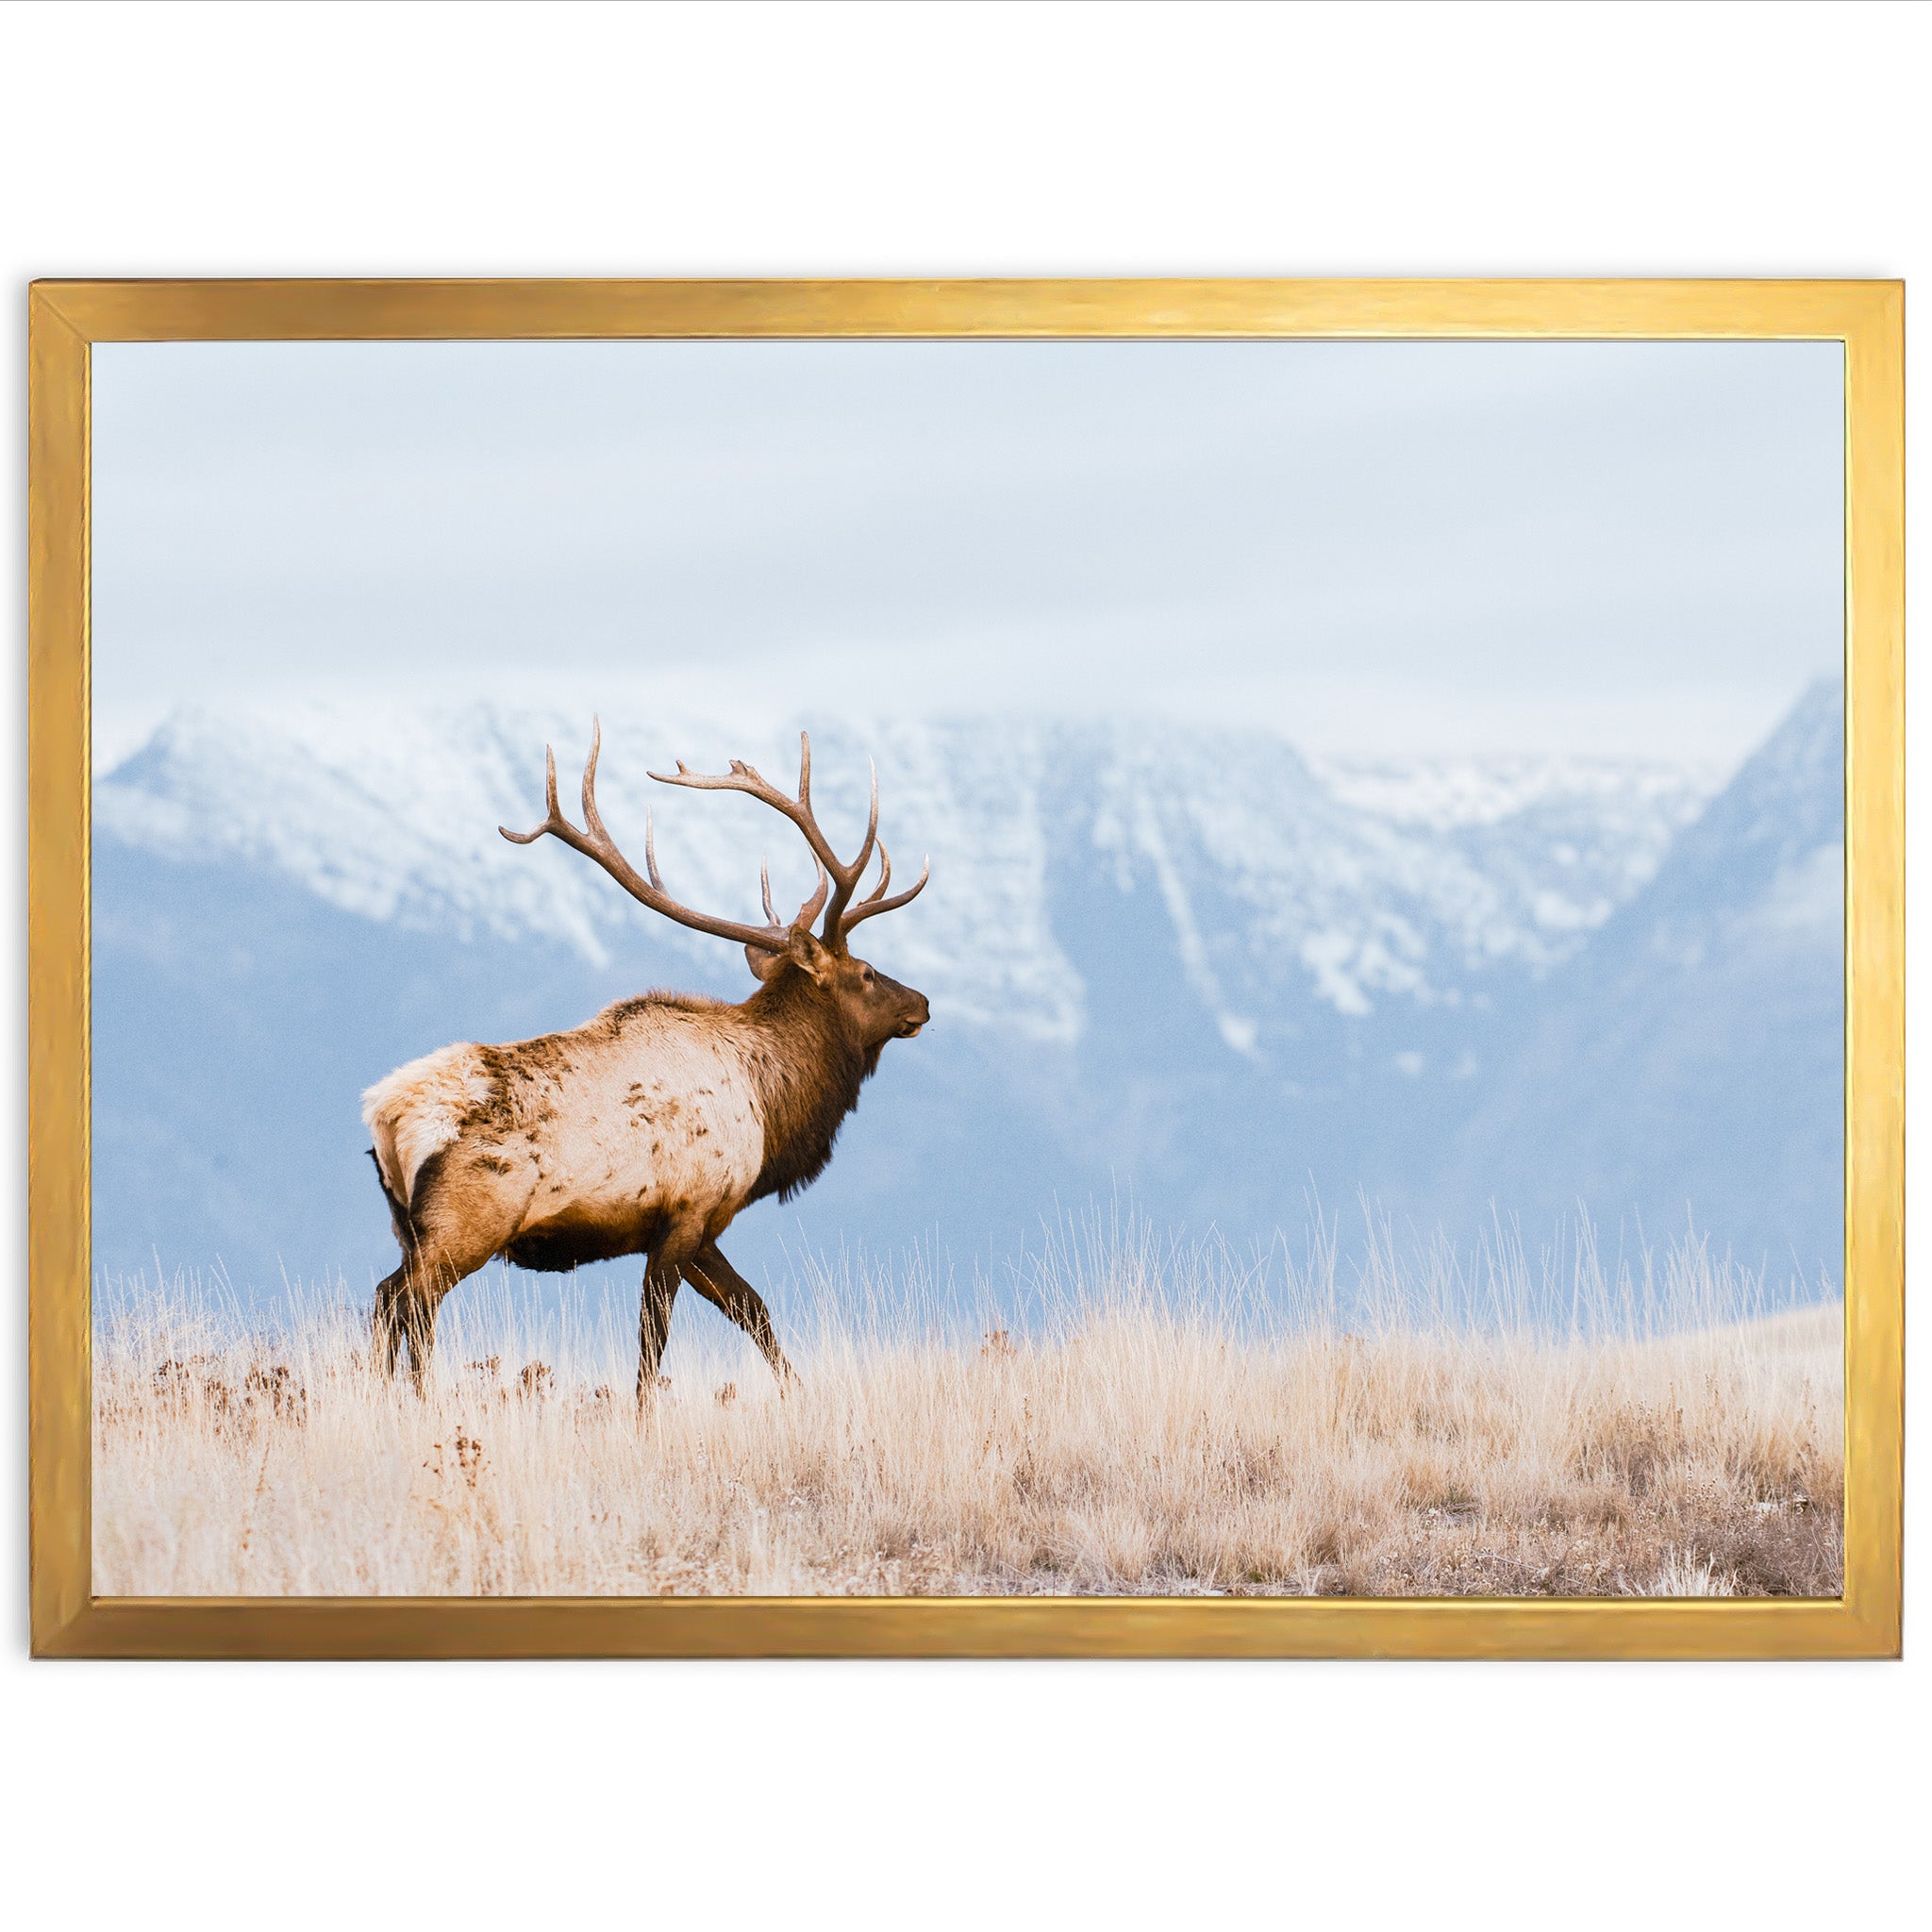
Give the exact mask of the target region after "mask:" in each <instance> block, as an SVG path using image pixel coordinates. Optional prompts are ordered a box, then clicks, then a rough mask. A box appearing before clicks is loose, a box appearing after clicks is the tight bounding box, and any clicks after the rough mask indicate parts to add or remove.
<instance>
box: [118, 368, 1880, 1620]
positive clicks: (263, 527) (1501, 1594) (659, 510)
mask: <svg viewBox="0 0 1932 1932" xmlns="http://www.w3.org/2000/svg"><path fill="white" fill-rule="evenodd" d="M91 404H92V476H91V490H92V618H91V621H92V659H91V664H92V696H91V718H92V771H91V778H90V784H91V795H92V832H91V875H90V876H91V886H90V890H91V913H90V917H91V936H92V984H91V994H90V997H91V1002H92V1006H91V1011H92V1091H91V1108H92V1197H91V1207H90V1210H89V1211H90V1215H91V1223H92V1254H91V1260H90V1263H89V1272H90V1292H91V1318H90V1319H91V1324H92V1416H91V1428H92V1465H91V1472H90V1476H89V1481H90V1484H91V1491H92V1530H91V1535H92V1557H91V1560H92V1590H93V1591H94V1593H95V1594H97V1595H100V1596H104V1597H106V1596H115V1597H169V1598H288V1597H311V1598H343V1597H355V1598H370V1597H376V1598H384V1597H408V1598H423V1597H452V1598H461V1597H502V1596H509V1597H518V1598H533V1597H558V1598H643V1597H654V1598H655V1597H743V1596H752V1597H788V1598H798V1597H854V1596H859V1597H874V1598H875V1597H895V1598H905V1597H947V1598H957V1597H974V1598H984V1597H1013V1596H1027V1597H1090V1598H1091V1597H1109V1598H1129V1597H1131V1598H1182V1597H1186V1598H1227V1597H1284V1598H1288V1597H1344V1598H1360V1599H1384V1598H1508V1599H1522V1598H1593V1599H1617V1600H1625V1599H1633V1598H1707V1597H1717V1598H1813V1599H1818V1598H1823V1599H1831V1598H1837V1597H1839V1596H1840V1595H1841V1594H1842V1592H1843V1591H1844V1577H1845V1381H1844V1362H1845V1346H1846V1329H1845V1317H1844V1310H1845V1301H1844V1293H1845V1256H1846V1197H1845V1173H1846V1139H1845V1108H1846V1088H1845V1064H1846V1062H1845V1054H1846V1022H1847V1007H1846V988H1845V977H1844V960H1845V932H1846V885H1845V881H1846V872H1845V795H1846V790H1845V788H1846V769H1845V756H1844V747H1845V741H1846V733H1845V719H1846V704H1845V674H1844V666H1845V648H1846V632H1845V606H1846V594H1847V586H1846V525H1845V496H1846V472H1845V456H1844V450H1845V420H1846V359H1845V350H1844V346H1843V344H1842V343H1841V342H1840V341H1830V340H1812V341H1800V340H1791V341H1641V340H1603V341H1554V340H1551V341H1400V340H1391V341H1319V340H1255V341H1227V340H1211V341H1210V340H1185V339H1176V340H1158V341H1154V340H1084V341H1071V340H1058V341H1056V340H1041V341H1023V340H1005V341H1002V340H953V341H943V340H936V341H918V340H850V341H836V340H795V341H782V340H778V341H774V340H694V341H670V340H663V341H99V342H96V343H95V345H94V347H93V350H92V398H91Z"/></svg>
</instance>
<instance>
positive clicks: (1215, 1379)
mask: <svg viewBox="0 0 1932 1932" xmlns="http://www.w3.org/2000/svg"><path fill="white" fill-rule="evenodd" d="M1280 1260H1281V1257H1275V1262H1276V1264H1277V1265H1275V1266H1274V1267H1273V1268H1270V1267H1266V1266H1260V1265H1257V1266H1255V1267H1244V1266H1241V1265H1240V1264H1238V1263H1237V1262H1236V1260H1235V1259H1234V1257H1231V1256H1229V1255H1228V1254H1226V1253H1225V1252H1224V1251H1222V1250H1218V1249H1214V1248H1211V1247H1209V1248H1202V1249H1194V1250H1174V1249H1168V1250H1163V1249H1161V1248H1160V1247H1159V1246H1158V1244H1157V1243H1155V1242H1153V1241H1151V1240H1149V1239H1148V1238H1147V1237H1146V1236H1145V1234H1144V1232H1135V1231H1133V1230H1129V1231H1128V1232H1127V1234H1126V1235H1125V1236H1122V1235H1120V1234H1118V1233H1107V1234H1103V1235H1100V1236H1098V1237H1097V1238H1094V1239H1089V1240H1085V1241H1058V1242H1057V1243H1055V1244H1053V1245H1051V1246H1050V1248H1049V1250H1048V1252H1047V1254H1046V1255H1045V1256H1044V1257H1042V1260H1041V1265H1040V1267H1039V1268H1038V1269H1037V1270H1036V1272H1035V1274H1034V1276H1033V1278H1032V1280H1031V1283H1030V1284H1029V1287H1030V1293H1029V1295H1028V1297H1027V1298H1026V1302H1025V1319H1024V1322H1022V1321H1021V1320H1019V1319H1018V1318H1016V1316H1015V1315H1014V1314H1013V1313H1012V1312H1011V1311H1010V1310H1009V1311H1008V1312H1006V1313H989V1314H988V1315H987V1316H986V1318H985V1319H984V1320H983V1321H982V1322H979V1323H975V1324H973V1325H972V1326H971V1327H961V1326H959V1325H957V1324H955V1325H951V1326H949V1325H948V1324H947V1322H946V1321H945V1319H944V1306H945V1305H944V1302H943V1299H942V1298H941V1296H940V1295H939V1294H938V1292H937V1291H936V1290H935V1289H934V1287H933V1285H932V1284H931V1282H930V1281H925V1282H923V1283H922V1282H919V1281H914V1282H912V1283H910V1284H908V1283H907V1282H906V1281H904V1280H903V1279H887V1278H884V1277H882V1276H880V1275H878V1274H871V1273H868V1272H867V1271H865V1270H863V1269H858V1268H849V1267H848V1268H841V1269H840V1270H838V1271H833V1272H827V1271H824V1270H819V1271H817V1272H816V1274H814V1275H813V1276H812V1277H811V1278H810V1279H809V1280H808V1283H807V1289H808V1292H807V1293H806V1294H805V1295H804V1296H803V1298H802V1299H801V1300H800V1302H799V1304H798V1306H797V1307H796V1308H795V1309H794V1310H793V1311H792V1312H791V1319H790V1320H789V1321H787V1322H785V1323H784V1324H782V1325H784V1326H785V1327H786V1328H787V1330H788V1332H787V1335H786V1341H787V1345H788V1348H790V1349H791V1353H792V1356H793V1358H794V1360H795V1361H797V1363H798V1365H799V1368H800V1370H801V1372H802V1375H803V1386H802V1387H800V1388H797V1389H795V1390H794V1391H792V1392H791V1394H790V1395H789V1396H788V1397H786V1398H785V1399H782V1400H781V1399H780V1396H779V1392H778V1391H777V1389H776V1388H775V1387H774V1385H773V1383H772V1381H771V1379H770V1377H769V1375H768V1374H766V1372H765V1370H764V1368H763V1366H762V1364H761V1363H760V1362H758V1358H757V1357H755V1356H754V1355H752V1354H751V1353H750V1351H749V1350H748V1349H742V1350H741V1349H739V1348H738V1346H737V1344H736V1340H735V1338H734V1337H731V1336H730V1334H729V1331H726V1330H725V1329H724V1325H723V1324H721V1323H719V1322H718V1320H717V1317H716V1316H715V1315H714V1314H713V1313H712V1312H711V1311H710V1310H709V1309H708V1308H706V1307H701V1306H698V1305H696V1304H695V1298H694V1297H686V1298H685V1303H686V1304H691V1305H690V1306H686V1305H685V1304H681V1305H680V1307H679V1311H678V1316H677V1332H676V1334H675V1338H674V1342H673V1347H672V1350H671V1352H670V1353H669V1354H668V1355H667V1357H666V1363H665V1366H666V1370H667V1374H668V1386H667V1387H666V1388H665V1389H663V1390H662V1391H660V1393H659V1395H658V1400H657V1402H656V1404H655V1405H654V1407H653V1408H652V1410H651V1412H650V1413H649V1415H648V1416H646V1417H645V1418H643V1419H640V1417H639V1415H638V1414H637V1412H636V1409H635V1407H634V1405H633V1402H632V1399H631V1370H630V1367H629V1362H630V1361H634V1359H635V1357H634V1356H632V1355H631V1354H630V1351H629V1348H628V1346H627V1338H622V1337H620V1336H618V1335H616V1334H614V1333H611V1332H609V1331H608V1329H607V1328H601V1327H599V1326H598V1325H597V1324H594V1323H584V1322H578V1323H575V1324H574V1323H573V1322H572V1321H571V1320H570V1319H568V1311H566V1317H565V1318H560V1319H559V1320H558V1321H555V1322H552V1323H551V1324H549V1325H548V1326H547V1327H545V1328H543V1329H542V1330H541V1331H538V1330H534V1329H532V1328H530V1327H529V1326H528V1325H527V1324H525V1323H523V1321H522V1320H521V1317H520V1312H519V1304H518V1302H517V1300H516V1298H515V1295H514V1292H513V1291H511V1290H510V1289H509V1287H508V1283H506V1282H504V1281H502V1280H501V1279H498V1280H496V1281H494V1282H491V1283H485V1284H481V1285H479V1284H475V1283H473V1284H469V1285H466V1286H465V1288H464V1289H463V1290H462V1291H459V1292H458V1295H457V1296H455V1297H453V1298H452V1300H451V1302H450V1303H449V1304H447V1305H446V1307H445V1310H444V1315H443V1322H442V1331H443V1332H442V1335H441V1341H440V1343H439V1349H438V1358H437V1374H436V1376H435V1379H434V1385H433V1387H432V1389H431V1391H430V1392H429V1394H428V1395H427V1397H426V1398H418V1397H417V1396H416V1395H415V1394H414V1393H412V1392H411V1391H409V1390H408V1387H407V1385H406V1384H405V1385H391V1384H389V1383H385V1382H382V1381H380V1380H377V1379H375V1377H373V1376H372V1374H370V1372H369V1368H368V1362H367V1357H366V1351H365V1333H364V1329H363V1326H362V1318H361V1312H360V1310H359V1309H358V1308H357V1307H353V1306H352V1305H351V1304H349V1303H348V1302H347V1301H346V1300H345V1299H342V1298H340V1297H339V1298H337V1299H334V1300H332V1301H325V1302H321V1303H317V1304H315V1305H312V1306H309V1307H307V1308H306V1309H305V1308H303V1307H300V1306H299V1298H298V1306H297V1307H296V1308H295V1312H294V1313H293V1314H292V1315H291V1316H290V1317H289V1318H288V1319H287V1320H286V1321H285V1322H284V1324H282V1326H281V1327H280V1328H279V1329H278V1330H276V1331H275V1332H273V1333H255V1334H249V1333H244V1332H241V1331H240V1330H239V1329H238V1326H237V1324H236V1323H235V1320H234V1318H233V1316H232V1315H231V1314H230V1315H224V1313H223V1311H222V1310H221V1309H220V1307H217V1306H215V1305H214V1304H213V1303H212V1302H210V1301H209V1300H208V1298H207V1297H203V1298H201V1299H200V1300H199V1301H197V1299H196V1297H195V1296H194V1295H193V1294H192V1292H190V1291H188V1289H187V1287H186V1285H185V1284H182V1283H179V1282H177V1283H175V1284H174V1285H173V1287H172V1288H171V1289H170V1290H169V1291H167V1292H156V1291H152V1290H150V1291H147V1292H142V1291H140V1290H139V1288H138V1285H134V1286H132V1287H131V1288H130V1290H129V1291H124V1292H123V1293H122V1295H121V1296H120V1298H119V1300H118V1304H117V1305H116V1306H115V1307H114V1309H113V1311H112V1312H111V1313H110V1314H108V1315H107V1316H106V1317H104V1318H103V1320H102V1322H101V1324H100V1329H99V1333H98V1336H97V1354H96V1371H95V1377H96V1379H95V1423H94V1452H95V1459H94V1519H93V1520H94V1588H95V1589H96V1590H97V1591H101V1592H104V1593H108V1594H187V1595H192V1594H202V1593H220V1594H265V1595H282V1594H291V1593H293V1594H325V1595H336V1594H358V1595H359V1594H385V1593H408V1594H434V1593H453V1594H472V1593H497V1592H507V1593H518V1594H525V1593H563V1594H574V1595H576V1594H643V1593H659V1592H703V1593H712V1592H749V1593H753V1594H788V1595H789V1594H806V1593H825V1592H830V1593H867V1594H870V1593H887V1594H924V1593H936V1594H951V1593H962V1592H963V1593H975V1594H991V1593H1009V1592H1047V1593H1058V1592H1100V1593H1135V1594H1141V1593H1157V1594H1200V1593H1206V1592H1231V1593H1274V1594H1314V1593H1321V1594H1335V1593H1341V1594H1349V1595H1377V1596H1383V1595H1473V1594H1479V1595H1597V1594H1624V1593H1639V1594H1647V1595H1648V1594H1658V1595H1683V1594H1691V1595H1727V1594H1738V1595H1758V1594H1779V1595H1783V1594H1796V1595H1810V1596H1817V1595H1835V1594H1837V1593H1838V1591H1839V1590H1840V1587H1841V1585H1840V1579H1841V1574H1842V1558H1841V1548H1842V1508H1841V1488H1842V1442H1841V1439H1842V1421H1841V1418H1842V1381H1841V1371H1840V1364H1841V1343H1840V1333H1841V1321H1840V1306H1839V1305H1838V1304H1837V1303H1836V1302H1826V1303H1824V1304H1823V1305H1819V1306H1813V1307H1803V1308H1797V1309H1789V1310H1786V1311H1784V1312H1774V1311H1772V1310H1770V1309H1769V1308H1768V1307H1767V1306H1766V1303H1765V1299H1764V1290H1763V1283H1762V1281H1761V1280H1760V1279H1759V1278H1757V1277H1755V1276H1753V1275H1751V1274H1747V1273H1744V1272H1742V1271H1740V1270H1738V1269H1735V1268H1733V1267H1732V1266H1730V1265H1729V1264H1728V1263H1726V1262H1723V1261H1721V1260H1717V1259H1714V1258H1713V1257H1711V1256H1710V1255H1709V1254H1708V1253H1707V1251H1705V1250H1704V1249H1702V1248H1700V1247H1698V1246H1696V1245H1695V1244H1694V1243H1691V1244H1687V1245H1685V1246H1681V1247H1679V1248H1678V1249H1676V1250H1674V1251H1673V1252H1672V1253H1671V1254H1670V1255H1668V1256H1666V1257H1663V1259H1662V1261H1661V1262H1660V1263H1658V1264H1657V1265H1655V1266H1653V1265H1651V1264H1650V1263H1648V1262H1644V1263H1642V1264H1641V1265H1640V1266H1639V1267H1637V1268H1635V1269H1633V1270H1618V1271H1609V1270H1606V1269H1605V1268H1604V1267H1603V1266H1602V1265H1601V1264H1600V1263H1599V1262H1598V1259H1597V1257H1596V1256H1595V1254H1594V1251H1593V1249H1591V1246H1590V1244H1589V1242H1588V1240H1587V1238H1586V1240H1585V1241H1582V1242H1579V1243H1577V1244H1576V1245H1575V1246H1574V1249H1572V1250H1570V1251H1568V1252H1566V1253H1564V1254H1561V1255H1556V1256H1551V1255H1544V1256H1542V1257H1539V1258H1538V1259H1537V1260H1536V1261H1534V1262H1533V1261H1532V1259H1531V1258H1530V1257H1528V1256H1527V1255H1526V1254H1525V1252H1524V1250H1523V1248H1522V1247H1521V1245H1520V1243H1512V1242H1510V1241H1507V1240H1505V1239H1501V1238H1499V1239H1497V1240H1496V1241H1492V1242H1491V1243H1489V1244H1487V1247H1486V1251H1485V1252H1484V1253H1482V1254H1480V1255H1479V1256H1478V1257H1475V1258H1474V1260H1473V1261H1472V1262H1469V1263H1464V1262H1462V1261H1459V1260H1458V1259H1457V1257H1456V1256H1455V1255H1454V1254H1453V1253H1452V1252H1451V1251H1450V1250H1448V1249H1447V1248H1446V1247H1445V1246H1443V1245H1442V1244H1441V1243H1438V1244H1436V1245H1435V1246H1434V1247H1432V1248H1429V1249H1425V1250H1424V1251H1422V1252H1421V1253H1419V1254H1416V1255H1410V1256H1407V1257H1398V1256H1397V1254H1396V1252H1395V1249H1394V1247H1393V1244H1392V1243H1390V1242H1388V1241H1386V1239H1385V1238H1382V1237H1377V1238H1376V1239H1375V1240H1374V1241H1372V1243H1371V1244H1370V1246H1369V1248H1368V1250H1367V1253H1366V1255H1365V1257H1363V1258H1362V1260H1361V1261H1360V1263H1359V1264H1358V1266H1357V1270H1356V1271H1355V1272H1354V1274H1353V1275H1352V1278H1351V1279H1350V1280H1349V1281H1348V1283H1347V1289H1346V1292H1345V1293H1344V1292H1343V1291H1342V1288H1341V1281H1340V1277H1341V1274H1342V1273H1343V1272H1345V1271H1342V1270H1341V1269H1340V1268H1339V1267H1338V1264H1337V1259H1336V1255H1335V1250H1334V1247H1333V1245H1332V1241H1329V1242H1328V1243H1327V1244H1325V1245H1324V1242H1323V1241H1318V1242H1317V1243H1316V1246H1315V1248H1314V1249H1313V1250H1312V1251H1311V1254H1310V1257H1308V1258H1307V1260H1305V1261H1304V1262H1303V1263H1302V1264H1301V1265H1299V1266H1296V1267H1289V1268H1284V1267H1282V1266H1280V1265H1278V1264H1279V1263H1280Z"/></svg>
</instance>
